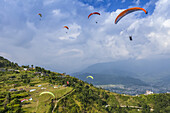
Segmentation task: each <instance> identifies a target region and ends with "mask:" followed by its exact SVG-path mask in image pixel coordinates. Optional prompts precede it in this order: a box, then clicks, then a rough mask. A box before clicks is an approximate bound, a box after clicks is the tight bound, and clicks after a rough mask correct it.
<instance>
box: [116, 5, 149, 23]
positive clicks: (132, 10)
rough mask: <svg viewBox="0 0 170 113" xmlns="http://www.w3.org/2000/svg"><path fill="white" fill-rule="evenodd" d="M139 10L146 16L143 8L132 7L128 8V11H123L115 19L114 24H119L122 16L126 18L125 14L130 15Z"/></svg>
mask: <svg viewBox="0 0 170 113" xmlns="http://www.w3.org/2000/svg"><path fill="white" fill-rule="evenodd" d="M139 10H142V11H144V12H145V14H147V13H148V12H147V11H146V10H145V9H144V8H140V7H133V8H129V9H126V10H124V11H122V12H121V13H120V14H119V15H118V16H117V17H116V19H115V24H117V23H118V22H119V20H120V19H121V18H123V17H124V16H126V15H127V14H129V13H132V12H134V11H139Z"/></svg>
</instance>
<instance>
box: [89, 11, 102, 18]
mask: <svg viewBox="0 0 170 113" xmlns="http://www.w3.org/2000/svg"><path fill="white" fill-rule="evenodd" d="M94 14H97V15H100V13H98V12H93V13H90V14H89V16H88V18H90V16H91V15H94Z"/></svg>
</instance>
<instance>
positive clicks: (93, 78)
mask: <svg viewBox="0 0 170 113" xmlns="http://www.w3.org/2000/svg"><path fill="white" fill-rule="evenodd" d="M89 77H90V78H92V79H94V78H93V77H92V76H87V77H86V78H89Z"/></svg>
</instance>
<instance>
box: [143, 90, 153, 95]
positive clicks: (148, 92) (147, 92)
mask: <svg viewBox="0 0 170 113" xmlns="http://www.w3.org/2000/svg"><path fill="white" fill-rule="evenodd" d="M150 94H153V92H152V91H149V90H146V93H145V95H150Z"/></svg>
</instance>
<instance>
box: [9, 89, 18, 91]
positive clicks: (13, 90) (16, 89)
mask: <svg viewBox="0 0 170 113" xmlns="http://www.w3.org/2000/svg"><path fill="white" fill-rule="evenodd" d="M9 91H17V89H10V90H9Z"/></svg>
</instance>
